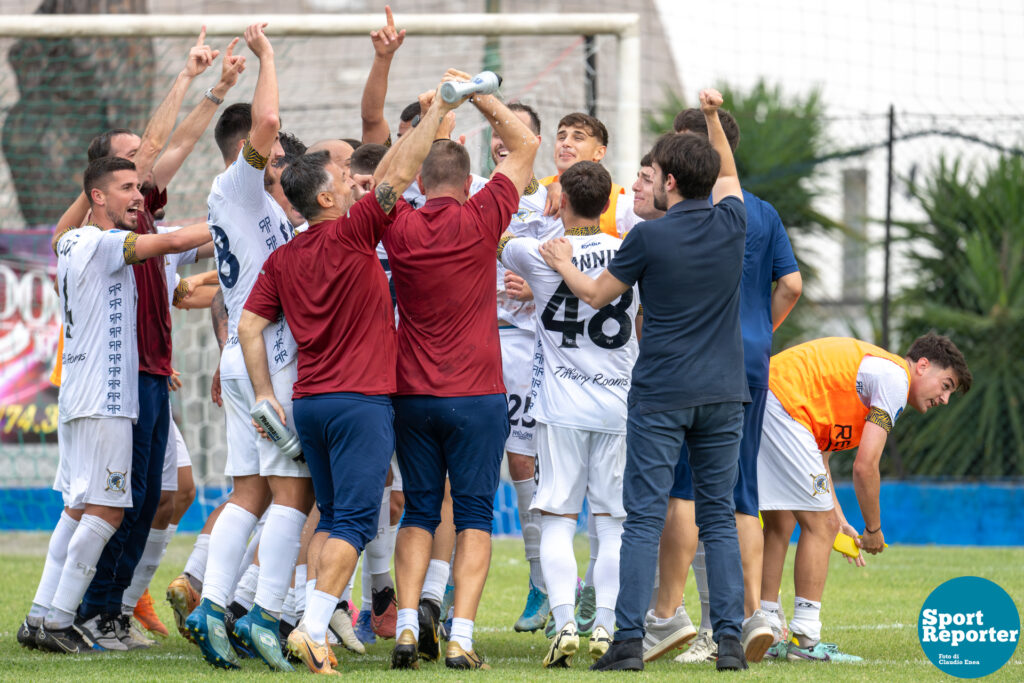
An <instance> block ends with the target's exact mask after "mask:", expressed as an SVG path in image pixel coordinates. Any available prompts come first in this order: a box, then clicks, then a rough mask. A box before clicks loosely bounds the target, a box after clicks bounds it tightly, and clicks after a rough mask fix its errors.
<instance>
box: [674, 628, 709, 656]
mask: <svg viewBox="0 0 1024 683" xmlns="http://www.w3.org/2000/svg"><path fill="white" fill-rule="evenodd" d="M717 659H718V643H716V642H715V641H714V639H712V637H711V631H701V632H700V633H698V634H697V638H696V640H694V641H693V643H691V644H690V649H689V650H687V651H686V652H684V653H683V654H681V655H679V656H678V657H676V658H675V661H677V662H679V663H680V664H693V663H694V662H714V661H716V660H717Z"/></svg>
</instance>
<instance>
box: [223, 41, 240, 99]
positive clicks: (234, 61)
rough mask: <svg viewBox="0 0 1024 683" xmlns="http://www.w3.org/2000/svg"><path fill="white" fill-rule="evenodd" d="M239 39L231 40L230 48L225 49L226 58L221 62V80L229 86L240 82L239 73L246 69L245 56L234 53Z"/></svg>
mask: <svg viewBox="0 0 1024 683" xmlns="http://www.w3.org/2000/svg"><path fill="white" fill-rule="evenodd" d="M238 41H239V38H235V39H234V40H232V41H231V43H230V44H229V45H228V49H227V50H225V51H224V59H223V61H222V62H221V68H220V82H221V83H223V84H224V85H226V86H227V87H229V88H230V87H232V86H234V85H235V83H238V76H239V74H241V73H242V72H243V71H245V57H243V56H242V55H236V54H234V50H235V46H236V45H238Z"/></svg>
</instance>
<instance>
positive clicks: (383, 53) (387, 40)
mask: <svg viewBox="0 0 1024 683" xmlns="http://www.w3.org/2000/svg"><path fill="white" fill-rule="evenodd" d="M384 13H385V14H386V15H387V18H388V20H387V24H386V25H385V26H384V28H382V29H380V30H378V31H370V40H371V41H373V51H374V52H375V53H376V54H377V56H378V57H390V56H391V55H393V54H395V51H396V50H397V49H398V48H400V47H402V43H403V42H404V41H405V29H404V28H403V29H402V30H401V31H396V30H395V17H394V15H393V14H391V7H390V5H384Z"/></svg>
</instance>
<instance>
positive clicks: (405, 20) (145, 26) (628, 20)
mask: <svg viewBox="0 0 1024 683" xmlns="http://www.w3.org/2000/svg"><path fill="white" fill-rule="evenodd" d="M257 21H267V22H269V23H270V24H271V25H272V26H273V35H275V36H321V37H322V36H357V35H366V34H368V33H369V32H370V31H374V30H377V29H379V28H380V26H381V18H380V15H379V14H267V15H260V16H250V15H242V14H208V15H199V14H192V15H189V14H185V15H182V14H76V15H69V14H61V15H54V14H23V15H8V16H5V17H3V21H0V37H11V38H73V37H83V36H90V37H97V36H103V37H140V36H148V37H160V36H173V37H193V36H195V35H196V28H197V27H199V26H202V25H205V26H206V34H207V35H208V36H237V35H241V34H242V33H243V32H244V30H245V27H246V26H248V25H249V24H252V23H255V22H257ZM400 24H401V26H402V28H404V29H406V30H407V31H408V32H409V34H410V35H435V36H513V35H514V36H524V35H584V36H593V35H613V36H615V38H616V53H617V54H616V59H617V62H618V64H617V70H618V73H617V76H618V78H617V80H618V83H617V88H616V91H617V97H616V104H615V110H616V111H615V114H616V117H615V121H616V127H615V137H616V142H615V149H614V151H613V153H612V154H611V155H610V156H611V157H612V159H613V163H612V177H615V178H631V177H632V176H633V175H634V174H635V173H636V169H637V164H638V163H639V159H640V81H641V74H640V15H638V14H636V13H608V14H583V13H567V14H461V13H460V14H402V15H400Z"/></svg>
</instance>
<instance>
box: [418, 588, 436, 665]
mask: <svg viewBox="0 0 1024 683" xmlns="http://www.w3.org/2000/svg"><path fill="white" fill-rule="evenodd" d="M417 617H418V620H419V626H420V637H419V640H418V642H417V645H416V649H417V650H418V651H419V655H420V658H421V659H425V660H427V661H428V662H436V661H437V659H438V658H439V657H440V656H441V645H440V643H439V637H438V635H437V626H438V621H439V620H440V619H441V606H440V605H438V604H437V603H436V602H433V601H432V600H420V606H419V609H418V610H417Z"/></svg>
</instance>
